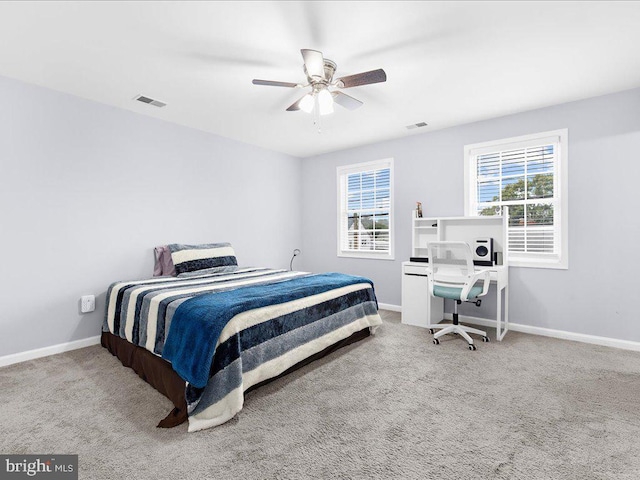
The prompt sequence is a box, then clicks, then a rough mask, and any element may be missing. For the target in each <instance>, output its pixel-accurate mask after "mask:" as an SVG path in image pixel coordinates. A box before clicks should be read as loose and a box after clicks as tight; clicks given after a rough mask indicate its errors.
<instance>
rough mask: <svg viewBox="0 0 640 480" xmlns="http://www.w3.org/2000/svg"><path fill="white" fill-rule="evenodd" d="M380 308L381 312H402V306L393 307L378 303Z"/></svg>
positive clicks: (388, 304)
mask: <svg viewBox="0 0 640 480" xmlns="http://www.w3.org/2000/svg"><path fill="white" fill-rule="evenodd" d="M378 308H380V309H381V310H389V311H391V312H402V307H401V306H400V305H392V304H390V303H378Z"/></svg>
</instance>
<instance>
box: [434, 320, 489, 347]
mask: <svg viewBox="0 0 640 480" xmlns="http://www.w3.org/2000/svg"><path fill="white" fill-rule="evenodd" d="M429 328H430V329H431V330H435V329H437V328H438V329H440V328H441V329H442V330H440V331H439V332H438V333H436V334H435V335H434V336H433V339H434V340H437V339H438V338H440V337H442V336H443V335H447V334H449V333H457V334H459V335H460V336H462V337H463V338H464V339H465V340H466V341H467V343H468V344H469V345H473V338H471V336H470V335H469V334H470V333H474V334H476V335H482V340H483V341H485V342H487V341H489V337H487V332H483V331H482V330H478V329H477V328H471V327H467V326H466V325H460V324H457V325H455V324H454V325H431V326H430V327H429Z"/></svg>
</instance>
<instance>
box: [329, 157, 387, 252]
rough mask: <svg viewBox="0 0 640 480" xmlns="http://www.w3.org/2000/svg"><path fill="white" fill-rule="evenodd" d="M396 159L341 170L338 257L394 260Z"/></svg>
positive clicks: (339, 178)
mask: <svg viewBox="0 0 640 480" xmlns="http://www.w3.org/2000/svg"><path fill="white" fill-rule="evenodd" d="M392 180H393V171H392V159H387V160H381V161H377V162H368V163H363V164H357V165H349V166H345V167H338V196H339V199H338V205H339V212H338V255H339V256H353V257H364V258H393V253H392V235H391V234H392V209H391V206H392V205H391V203H392V187H393V185H392Z"/></svg>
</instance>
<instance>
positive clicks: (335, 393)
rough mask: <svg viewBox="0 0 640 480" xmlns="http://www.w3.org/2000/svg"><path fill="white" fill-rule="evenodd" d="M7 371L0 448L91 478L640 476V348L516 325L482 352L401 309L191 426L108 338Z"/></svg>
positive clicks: (2, 380)
mask: <svg viewBox="0 0 640 480" xmlns="http://www.w3.org/2000/svg"><path fill="white" fill-rule="evenodd" d="M491 335H493V332H492V333H491ZM0 386H1V391H0V404H1V405H2V410H1V413H0V422H1V425H0V429H1V432H2V433H1V436H0V453H23V454H27V453H34V454H37V453H39V454H47V453H57V454H69V453H77V454H79V462H80V478H83V479H126V478H149V479H155V478H159V479H164V478H167V479H169V478H171V479H214V478H224V479H230V478H242V479H254V478H255V479H259V478H281V479H305V478H319V479H329V478H345V479H346V478H363V479H365V478H384V479H387V478H400V479H405V478H407V479H410V478H416V479H418V478H420V479H423V478H434V479H491V478H496V479H498V478H499V479H511V478H513V479H565V478H570V479H581V480H584V479H638V478H640V455H639V452H640V354H638V353H635V352H629V351H623V350H616V349H611V348H606V347H598V346H593V345H586V344H580V343H575V342H568V341H561V340H554V339H549V338H545V337H536V336H530V335H524V334H518V333H514V332H509V333H508V334H507V336H506V338H505V341H503V342H496V341H495V339H494V340H493V341H492V342H491V343H488V344H484V343H481V342H478V350H477V351H476V352H470V351H469V350H467V348H466V343H465V342H464V341H462V340H460V339H459V338H455V337H451V338H450V339H449V338H447V339H446V340H444V341H443V342H442V344H441V345H438V346H435V345H433V344H431V336H430V335H428V334H427V332H426V331H425V330H423V329H420V328H417V327H409V326H405V325H402V324H400V322H399V315H398V314H395V313H390V312H384V325H383V326H382V327H381V329H380V330H379V332H378V334H377V335H376V336H375V337H372V338H369V339H366V340H364V341H362V342H360V343H358V344H356V345H352V346H349V347H347V348H345V349H342V350H341V351H339V352H337V353H335V354H333V355H331V356H329V357H327V358H325V359H323V360H320V361H318V362H315V363H314V364H313V365H309V366H307V367H305V368H303V369H301V370H299V371H297V372H295V373H293V374H291V375H289V376H288V377H286V378H284V379H280V380H278V381H276V382H274V383H271V384H269V385H267V386H265V387H262V388H261V389H259V390H257V391H255V392H252V393H250V394H248V395H247V398H246V401H245V408H244V410H243V411H242V412H240V414H239V415H238V416H236V418H235V419H233V420H232V421H230V422H228V423H227V424H225V425H222V426H221V427H218V428H214V429H210V430H206V431H202V432H198V433H193V434H188V433H187V432H186V426H184V425H183V426H180V427H177V428H174V429H171V430H163V429H158V428H156V427H155V425H156V423H157V422H158V420H159V419H160V418H162V417H163V416H164V415H165V414H166V413H167V412H168V411H169V410H170V408H171V405H170V404H169V401H168V400H166V399H165V398H164V397H162V396H161V395H160V394H159V393H157V392H156V391H155V390H153V389H152V388H151V387H149V386H148V385H147V384H145V383H144V382H143V381H142V380H140V379H139V378H138V377H137V376H136V375H135V374H134V373H133V372H132V371H131V370H129V369H126V368H124V367H122V366H121V364H120V363H119V362H118V360H117V359H116V358H115V357H112V356H111V355H110V354H109V353H108V352H107V351H106V350H104V349H103V348H102V347H99V346H95V347H89V348H85V349H82V350H76V351H74V352H69V353H65V354H61V355H56V356H52V357H48V358H43V359H39V360H34V361H30V362H26V363H22V364H18V365H13V366H10V367H5V368H2V369H0Z"/></svg>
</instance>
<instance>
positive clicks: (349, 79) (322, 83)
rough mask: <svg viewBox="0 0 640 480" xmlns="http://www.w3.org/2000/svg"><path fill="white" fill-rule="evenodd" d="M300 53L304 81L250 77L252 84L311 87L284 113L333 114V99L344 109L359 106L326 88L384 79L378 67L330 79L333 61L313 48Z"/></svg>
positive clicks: (333, 66)
mask: <svg viewBox="0 0 640 480" xmlns="http://www.w3.org/2000/svg"><path fill="white" fill-rule="evenodd" d="M300 53H302V58H303V60H304V73H305V75H306V76H307V82H308V83H306V84H301V83H291V82H277V81H273V80H258V79H254V80H253V84H254V85H267V86H272V87H289V88H305V87H311V92H309V93H307V94H306V95H304V96H303V97H301V98H300V99H298V100H297V101H296V102H294V103H293V104H292V105H291V106H289V108H287V112H293V111H296V110H302V111H304V112H307V113H311V112H314V113H316V114H319V115H326V114H328V113H333V104H334V102H335V103H337V104H338V105H341V106H343V107H344V108H346V109H348V110H355V109H356V108H358V107H360V106H361V105H362V102H361V101H360V100H357V99H355V98H353V97H352V96H350V95H347V94H346V93H342V92H340V91H338V90H329V87H331V88H340V89H342V88H351V87H359V86H361V85H369V84H371V83H379V82H386V81H387V74H386V73H385V72H384V70H382V69H381V68H379V69H378V70H371V71H369V72H363V73H356V74H355V75H348V76H346V77H341V78H338V79H337V80H333V74H334V73H335V71H336V68H337V65H336V63H335V62H334V61H332V60H329V59H328V58H324V57H323V56H322V52H319V51H317V50H309V49H302V50H300Z"/></svg>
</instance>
